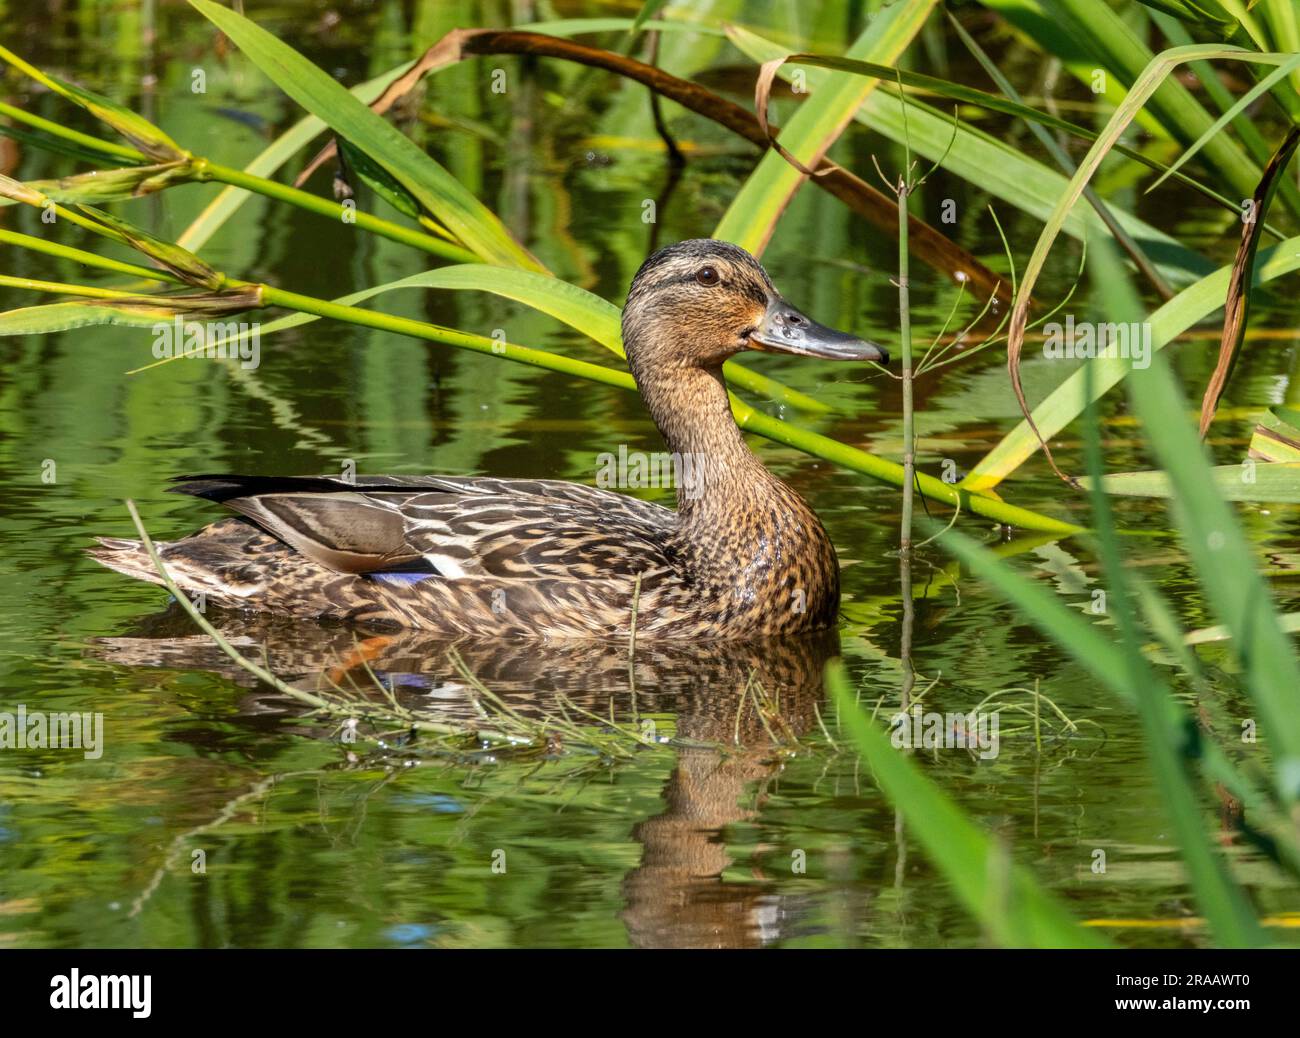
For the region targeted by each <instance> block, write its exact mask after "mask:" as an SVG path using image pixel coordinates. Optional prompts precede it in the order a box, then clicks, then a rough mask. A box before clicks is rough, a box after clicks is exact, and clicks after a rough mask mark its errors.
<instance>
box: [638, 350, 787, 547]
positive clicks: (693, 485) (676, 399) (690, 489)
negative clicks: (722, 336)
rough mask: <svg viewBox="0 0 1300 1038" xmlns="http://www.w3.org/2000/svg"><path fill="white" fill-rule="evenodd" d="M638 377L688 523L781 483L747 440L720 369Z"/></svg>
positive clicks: (680, 511)
mask: <svg viewBox="0 0 1300 1038" xmlns="http://www.w3.org/2000/svg"><path fill="white" fill-rule="evenodd" d="M637 381H638V385H639V386H640V389H641V396H642V397H643V399H644V400H645V403H646V407H647V409H648V410H649V411H650V415H651V417H653V418H654V420H655V425H657V426H658V427H659V432H660V433H661V434H662V435H663V438H664V441H665V442H666V443H667V444H668V449H669V451H671V452H672V454H673V463H674V469H675V471H676V473H677V511H678V515H679V516H680V518H681V522H682V523H683V524H684V525H685V524H692V523H696V522H704V523H707V522H711V521H713V519H714V518H715V513H716V512H718V511H719V510H722V509H728V508H730V509H734V508H735V506H736V504H737V503H738V500H745V499H752V498H753V497H754V496H755V493H756V492H757V493H758V494H760V495H761V494H762V493H763V492H771V491H773V490H775V488H776V487H779V486H782V484H780V483H779V482H778V481H777V479H776V477H775V476H773V475H772V474H771V473H769V472H768V471H767V469H765V468H764V467H763V464H762V462H760V461H759V460H758V458H757V457H755V455H754V453H753V451H751V450H750V449H749V447H748V445H747V444H746V443H745V438H744V436H743V435H742V434H741V432H740V429H739V427H738V426H737V425H736V420H735V419H734V418H733V417H732V415H731V402H730V400H729V399H728V397H727V387H726V383H725V382H724V381H723V378H722V372H721V370H720V369H717V368H714V369H707V368H685V369H682V370H678V371H674V372H672V373H671V375H669V376H661V375H657V374H646V373H642V374H640V375H639V377H638V380H637Z"/></svg>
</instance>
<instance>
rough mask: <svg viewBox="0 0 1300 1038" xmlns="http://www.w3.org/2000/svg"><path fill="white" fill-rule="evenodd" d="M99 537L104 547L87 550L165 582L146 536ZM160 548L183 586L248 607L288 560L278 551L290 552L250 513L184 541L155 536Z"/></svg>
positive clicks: (137, 575)
mask: <svg viewBox="0 0 1300 1038" xmlns="http://www.w3.org/2000/svg"><path fill="white" fill-rule="evenodd" d="M96 540H98V542H99V547H97V548H88V549H87V550H86V554H87V555H89V556H90V557H91V558H92V559H94V560H95V561H96V562H98V563H101V564H102V565H104V566H107V567H108V568H109V569H112V570H116V571H117V572H118V573H122V574H125V575H126V576H128V577H133V578H134V579H136V580H146V581H148V582H149V583H151V584H162V583H163V579H162V577H161V576H160V575H159V574H158V569H157V567H156V566H155V565H154V563H153V559H151V558H150V557H149V552H148V551H146V550H145V546H144V544H143V543H142V542H141V541H135V540H128V539H126V538H122V537H98V538H96ZM154 549H155V550H156V551H157V552H158V556H159V558H161V559H162V561H163V565H164V566H165V567H166V569H167V573H168V575H169V576H170V577H171V578H172V580H173V581H175V583H176V586H177V587H179V588H180V589H181V590H182V591H184V592H186V593H187V594H190V595H206V596H212V597H215V598H216V599H218V600H219V601H221V602H224V603H227V604H229V605H232V606H235V607H236V608H238V607H241V606H243V607H247V606H248V604H249V602H250V600H253V599H256V598H257V597H259V596H260V595H261V594H263V593H264V592H265V591H266V587H267V583H268V580H269V579H270V578H272V577H273V575H274V574H275V573H276V572H277V571H278V570H280V569H281V566H282V562H283V560H280V559H277V558H276V557H275V556H277V555H288V554H289V549H288V548H287V547H286V546H285V545H284V544H283V543H281V542H280V541H277V540H276V539H275V538H273V537H270V536H269V535H267V534H266V533H264V532H263V531H261V530H259V529H258V528H257V527H256V526H254V525H253V524H252V523H249V522H247V521H246V520H244V519H223V520H222V521H221V522H217V523H213V524H211V525H210V526H207V527H205V528H204V529H202V530H200V531H199V532H198V533H196V534H194V535H193V536H190V537H186V538H185V539H184V540H182V541H172V542H168V541H155V542H154ZM277 563H278V564H277Z"/></svg>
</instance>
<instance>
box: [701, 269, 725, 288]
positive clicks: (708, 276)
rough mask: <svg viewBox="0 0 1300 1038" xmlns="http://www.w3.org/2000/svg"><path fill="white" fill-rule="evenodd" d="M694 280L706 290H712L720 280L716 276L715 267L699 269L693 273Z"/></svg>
mask: <svg viewBox="0 0 1300 1038" xmlns="http://www.w3.org/2000/svg"><path fill="white" fill-rule="evenodd" d="M695 280H696V281H698V282H699V283H700V284H701V285H704V286H705V287H706V288H712V287H713V286H714V285H716V284H717V283H718V282H719V281H721V280H722V278H721V277H719V276H718V271H717V268H716V267H701V268H700V269H699V270H697V271H696V272H695Z"/></svg>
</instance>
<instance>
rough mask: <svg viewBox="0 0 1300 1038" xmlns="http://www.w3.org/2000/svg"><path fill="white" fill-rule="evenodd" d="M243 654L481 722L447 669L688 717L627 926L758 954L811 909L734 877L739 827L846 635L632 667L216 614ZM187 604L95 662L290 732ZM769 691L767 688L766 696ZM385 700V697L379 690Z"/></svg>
mask: <svg viewBox="0 0 1300 1038" xmlns="http://www.w3.org/2000/svg"><path fill="white" fill-rule="evenodd" d="M209 619H211V620H213V622H214V623H215V624H216V626H217V627H218V629H220V630H222V632H223V634H224V635H225V636H226V637H227V638H228V640H230V641H231V642H232V643H233V644H234V645H235V646H236V647H237V648H239V649H240V651H242V652H243V653H244V655H245V656H247V657H249V658H251V659H255V660H257V661H258V662H261V661H262V659H263V653H265V660H266V663H267V665H268V667H269V669H270V670H272V671H273V672H274V673H275V674H277V675H278V676H280V677H281V678H282V679H283V680H285V681H286V682H287V683H289V684H291V685H293V686H294V687H296V688H300V689H303V690H305V691H313V692H315V691H319V690H322V689H328V688H330V687H331V683H333V684H337V685H341V686H344V687H350V686H355V687H359V688H364V687H366V686H367V685H368V684H370V685H373V679H372V678H371V677H370V674H369V673H367V668H369V671H370V672H373V674H374V675H375V676H376V677H378V678H379V679H380V680H381V681H383V682H384V684H385V685H387V686H388V687H389V688H391V689H392V690H393V692H394V694H395V695H396V696H397V697H398V700H399V702H402V704H403V705H406V706H409V707H412V708H418V709H419V710H421V711H422V712H424V713H429V712H431V711H432V712H434V713H436V716H440V717H445V718H447V719H448V720H471V719H474V718H477V717H478V716H479V714H478V713H477V709H478V708H477V707H476V705H475V704H476V700H475V697H474V695H473V691H472V689H470V688H469V687H468V685H467V683H466V682H465V680H464V677H463V675H462V674H461V673H460V672H459V671H458V669H457V668H456V667H455V665H454V664H453V663H452V661H451V659H449V650H451V649H453V648H454V649H455V651H456V653H458V654H459V656H460V658H461V659H462V660H463V661H464V664H465V666H466V667H467V668H468V670H469V671H470V672H471V673H472V674H473V675H474V676H475V677H476V678H477V679H478V680H479V681H480V682H482V683H483V685H485V686H486V687H487V688H489V689H490V690H491V691H492V692H493V693H494V694H495V695H497V696H499V697H500V698H501V699H502V701H503V702H504V703H505V704H506V705H508V706H509V708H510V709H512V710H514V711H517V712H518V713H519V714H520V715H522V716H523V717H526V718H530V719H542V718H544V717H547V716H554V715H556V714H557V713H558V712H559V707H560V703H561V697H567V699H568V700H569V701H571V702H572V703H574V704H576V705H577V706H579V707H582V708H584V709H586V710H589V711H591V712H592V713H594V714H597V715H599V716H602V717H606V716H609V714H610V709H611V703H612V704H613V711H614V716H615V718H616V719H617V720H619V721H620V722H626V721H629V720H632V719H633V718H635V717H636V716H638V715H639V714H656V715H660V714H669V715H672V716H673V717H674V718H675V723H676V737H675V738H676V741H677V743H678V744H679V745H677V746H676V751H675V752H676V754H677V759H676V762H675V765H674V767H673V770H672V773H671V775H670V776H669V778H668V780H667V783H666V785H665V787H664V790H663V799H664V803H665V805H666V806H665V808H664V810H663V811H662V812H661V813H659V814H658V815H656V816H654V817H651V818H647V819H645V820H643V821H641V822H638V823H637V824H636V825H634V826H633V829H632V833H631V835H632V838H633V839H634V840H635V841H636V842H637V843H639V844H641V847H642V852H641V859H640V862H639V864H638V865H636V867H634V868H633V869H631V870H630V871H629V872H628V874H627V875H626V876H625V877H624V880H623V884H622V890H623V895H624V907H623V910H622V913H621V915H622V920H623V922H624V924H625V925H626V927H627V931H628V936H629V938H630V940H631V942H632V943H633V944H634V945H637V946H640V947H716V948H726V947H751V946H758V945H761V944H765V943H771V942H772V941H775V940H778V939H780V938H781V937H783V936H788V934H789V931H790V930H791V928H792V927H793V925H794V923H795V921H796V920H797V917H798V908H797V902H796V901H795V900H793V899H791V898H790V897H789V896H788V895H780V894H777V893H775V892H774V890H773V888H772V886H771V885H770V884H767V883H764V882H762V881H761V880H760V879H756V880H755V881H754V882H735V881H730V880H725V879H723V873H724V871H725V870H726V869H728V868H729V867H730V866H731V864H732V858H731V856H730V854H729V853H728V850H727V845H726V842H725V836H726V829H727V827H728V826H730V825H732V824H734V823H737V822H743V821H745V820H747V819H749V818H751V817H753V816H754V814H755V811H754V810H753V808H751V807H747V806H746V802H747V801H749V802H752V800H753V797H754V793H755V790H756V789H758V788H759V787H760V786H761V785H762V783H763V782H764V781H765V780H767V779H770V778H773V777H775V776H776V775H777V774H778V773H779V771H780V769H781V761H782V755H781V748H782V745H784V744H788V743H789V741H791V740H792V739H794V738H797V737H799V736H802V735H803V734H805V733H807V732H808V731H809V730H811V729H812V728H813V727H814V726H815V725H816V724H817V707H818V704H819V703H820V701H821V698H822V674H823V671H824V669H825V666H826V663H827V661H828V660H830V659H832V658H833V657H835V656H836V655H838V653H839V636H838V634H837V632H835V631H821V632H816V633H812V634H806V635H800V636H797V637H781V638H768V639H762V640H754V641H730V642H701V643H696V644H687V643H683V642H675V641H674V642H667V641H657V642H645V643H638V644H637V645H636V650H635V654H634V656H633V658H632V660H631V662H630V663H629V659H628V646H627V643H626V642H622V641H617V642H613V641H611V642H600V643H598V642H591V641H588V642H572V643H546V644H539V643H537V642H533V641H519V642H510V641H502V640H493V641H490V642H488V641H481V642H475V641H470V640H465V639H460V640H457V641H448V640H446V639H439V638H436V637H433V636H430V635H428V634H427V633H422V632H419V631H409V630H408V631H396V632H393V633H385V634H378V635H373V636H370V637H366V636H365V635H362V634H359V633H358V632H356V631H354V630H352V629H350V628H344V627H337V628H332V627H326V626H321V625H317V624H310V623H302V622H301V621H298V622H277V621H275V620H271V619H268V618H265V617H259V618H255V619H250V617H248V616H246V615H240V616H234V615H231V616H229V617H227V618H226V619H225V620H224V621H223V618H222V615H221V614H220V613H216V614H210V616H209ZM192 630H193V626H192V624H191V623H190V621H189V619H188V618H187V617H186V616H185V615H184V614H183V613H182V612H181V611H180V609H179V608H178V607H175V606H173V607H172V608H171V609H169V610H167V611H166V612H165V613H163V614H159V615H158V616H155V617H151V618H149V619H147V620H146V621H144V622H143V623H142V625H141V627H140V629H139V630H138V631H137V632H135V633H134V634H133V636H130V637H119V638H105V639H101V640H100V641H98V642H97V643H96V644H95V646H94V648H93V650H92V652H93V654H94V655H95V656H97V657H99V658H100V659H102V660H104V661H105V662H110V663H113V664H117V665H124V666H131V667H138V666H149V667H165V668H168V669H175V670H202V671H211V672H215V673H219V674H221V675H223V676H224V677H226V678H227V679H229V680H230V681H232V682H235V683H237V684H239V685H241V686H243V687H245V688H247V689H248V692H247V693H246V694H245V696H244V697H243V699H242V700H241V702H240V711H241V714H242V715H243V716H244V717H245V718H246V719H247V720H249V721H250V722H253V723H257V722H259V721H260V722H261V723H267V722H270V721H272V720H274V722H275V724H276V725H280V724H281V723H282V720H283V718H284V716H286V715H288V716H293V715H295V714H297V713H299V712H301V709H302V708H301V707H299V706H298V705H297V704H296V703H294V702H293V701H291V700H286V699H285V697H284V696H282V695H281V694H279V693H277V692H275V691H274V690H272V689H269V688H267V687H266V686H263V685H261V684H260V683H258V682H257V681H256V680H255V679H253V678H252V677H251V676H250V675H249V674H248V673H247V672H246V671H245V670H243V669H242V668H240V667H239V666H238V665H237V664H235V663H234V662H233V661H231V660H230V658H229V657H228V656H226V655H225V653H224V652H222V650H221V649H220V648H219V647H218V646H217V645H216V644H215V643H214V642H213V641H212V640H211V639H209V638H208V637H207V636H205V635H194V634H191V633H187V632H191V631H192ZM759 689H761V693H759V694H755V693H756V692H757V690H759ZM376 694H377V693H376Z"/></svg>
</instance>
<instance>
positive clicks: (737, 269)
mask: <svg viewBox="0 0 1300 1038" xmlns="http://www.w3.org/2000/svg"><path fill="white" fill-rule="evenodd" d="M623 342H624V345H625V346H626V348H627V355H628V364H629V366H630V367H631V368H632V373H633V374H634V375H635V376H636V378H637V380H638V382H640V381H642V377H643V374H645V373H648V372H652V371H655V372H671V371H672V370H674V369H680V368H683V367H686V368H705V369H711V368H716V367H717V366H718V365H720V364H722V362H723V361H725V360H726V359H727V358H729V357H731V356H734V355H735V354H737V353H740V352H741V351H742V350H763V351H765V352H769V353H794V354H798V355H800V356H805V357H821V358H823V359H825V360H874V361H880V362H881V363H882V364H885V363H888V362H889V354H888V353H887V352H886V351H885V350H884V349H883V348H882V347H880V346H877V345H876V344H875V343H872V342H867V341H866V340H865V339H859V338H858V337H857V336H855V335H848V334H846V333H845V332H837V331H835V329H833V328H827V327H826V326H825V325H824V324H819V323H818V322H816V321H814V320H813V319H812V318H811V317H808V316H807V315H806V314H803V313H801V312H800V311H799V310H797V309H795V308H794V307H793V306H791V305H790V304H789V303H787V302H786V301H785V300H784V299H782V298H781V295H780V293H778V292H777V290H776V288H775V287H774V286H773V285H772V279H771V278H769V277H768V276H767V271H765V270H764V269H763V268H762V266H761V265H760V264H759V262H758V260H756V259H754V257H753V256H751V255H750V254H749V253H748V252H746V251H745V250H744V249H741V248H738V247H737V246H735V245H731V244H729V243H728V242H723V241H715V240H714V239H712V238H693V239H691V240H689V241H683V242H678V243H677V244H676V245H669V246H668V247H666V248H663V249H660V250H659V251H658V252H656V253H655V254H654V255H653V256H651V257H650V258H649V259H647V260H646V261H645V262H644V263H643V264H642V265H641V269H640V270H638V271H637V274H636V277H635V278H633V279H632V287H631V289H629V291H628V296H627V303H626V305H625V306H624V307H623Z"/></svg>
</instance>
